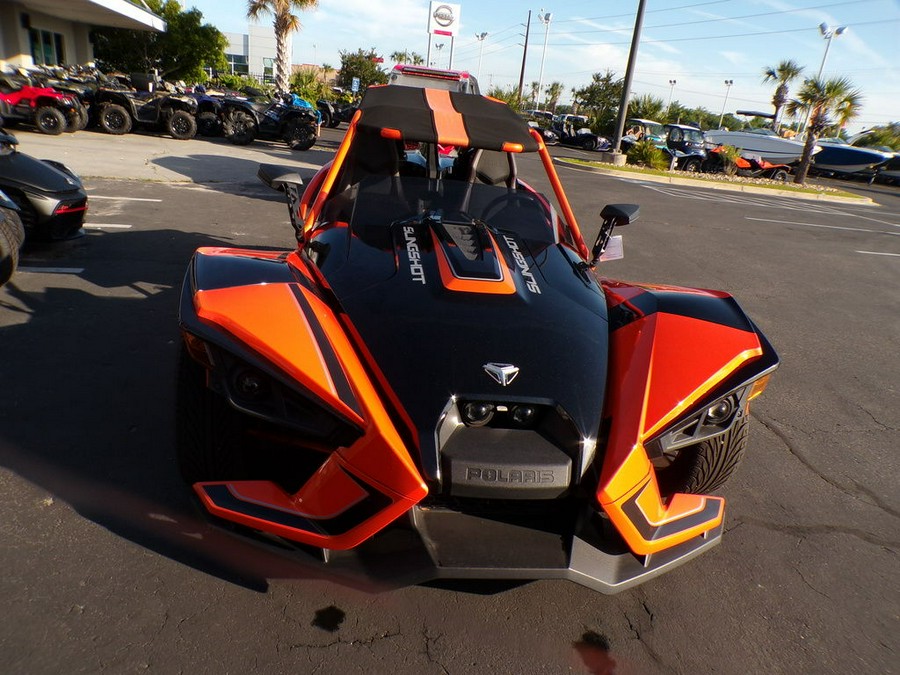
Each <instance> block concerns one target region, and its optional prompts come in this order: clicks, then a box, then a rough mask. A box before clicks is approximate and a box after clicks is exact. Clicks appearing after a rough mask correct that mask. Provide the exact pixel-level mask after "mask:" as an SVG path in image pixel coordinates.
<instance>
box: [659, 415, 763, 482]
mask: <svg viewBox="0 0 900 675" xmlns="http://www.w3.org/2000/svg"><path fill="white" fill-rule="evenodd" d="M749 423H750V416H749V415H744V416H743V417H742V418H741V419H739V420H737V421H736V422H735V424H734V426H732V427H731V429H729V430H728V431H726V432H725V433H724V434H721V435H720V436H716V437H714V438H710V439H708V440H705V441H700V442H699V443H695V444H694V445H689V446H687V447H685V448H682V449H681V450H680V451H679V453H678V454H677V455H676V456H675V458H674V459H673V460H672V463H671V464H669V466H667V467H666V468H664V469H657V471H656V478H657V480H658V481H659V488H660V491H661V492H662V494H663V495H671V494H674V493H676V492H686V493H689V494H709V493H710V492H712V491H713V490H715V489H717V488H719V487H721V486H722V485H723V484H724V483H725V481H727V480H728V479H729V478H730V477H731V475H732V474H733V473H734V472H735V470H736V469H737V468H738V466H739V465H740V463H741V459H743V457H744V450H746V449H747V433H748V431H749Z"/></svg>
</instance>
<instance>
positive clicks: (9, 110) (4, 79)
mask: <svg viewBox="0 0 900 675" xmlns="http://www.w3.org/2000/svg"><path fill="white" fill-rule="evenodd" d="M79 109H80V106H79V103H78V101H77V99H76V98H75V97H74V96H69V95H67V94H62V93H60V92H58V91H56V90H55V89H51V88H49V87H34V86H32V85H31V84H30V82H29V81H28V80H26V79H24V78H18V77H13V76H10V75H8V74H6V73H0V124H3V125H5V126H8V127H9V126H13V125H14V124H17V123H20V122H21V123H24V124H32V125H34V126H35V127H37V128H38V130H39V131H40V132H41V133H44V134H51V135H56V134H61V133H62V132H63V131H65V130H66V129H67V128H69V127H70V126H71V128H72V129H75V128H76V124H77V122H78V118H79Z"/></svg>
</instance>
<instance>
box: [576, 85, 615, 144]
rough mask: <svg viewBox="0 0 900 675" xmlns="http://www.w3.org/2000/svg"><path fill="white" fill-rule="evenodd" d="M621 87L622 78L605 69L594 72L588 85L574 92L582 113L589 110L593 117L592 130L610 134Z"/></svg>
mask: <svg viewBox="0 0 900 675" xmlns="http://www.w3.org/2000/svg"><path fill="white" fill-rule="evenodd" d="M623 87H624V83H623V80H622V78H617V77H616V74H615V73H614V72H613V71H611V70H607V71H606V72H605V73H594V74H593V75H592V76H591V83H590V84H589V85H587V86H586V87H582V88H581V89H578V90H577V91H575V92H574V97H575V102H576V103H577V104H578V108H579V110H581V111H582V113H584V112H585V111H587V112H589V113H590V116H591V117H593V118H594V125H593V126H592V128H593V129H594V131H597V132H599V133H601V134H603V135H606V136H610V135H612V131H613V126H614V125H615V121H616V115H617V114H618V112H619V101H620V100H621V98H622V89H623Z"/></svg>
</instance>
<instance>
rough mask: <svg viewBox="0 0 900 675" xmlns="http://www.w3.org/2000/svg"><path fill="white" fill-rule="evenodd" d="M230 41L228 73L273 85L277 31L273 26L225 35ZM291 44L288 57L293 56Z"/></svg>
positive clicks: (227, 54) (227, 57) (251, 26)
mask: <svg viewBox="0 0 900 675" xmlns="http://www.w3.org/2000/svg"><path fill="white" fill-rule="evenodd" d="M224 35H225V38H226V39H227V40H228V47H226V48H225V58H226V59H227V60H228V71H227V72H229V73H234V74H235V75H249V76H250V77H255V78H256V79H257V80H259V81H260V82H264V83H271V82H274V80H275V57H276V55H277V49H276V44H275V30H274V28H273V27H272V25H271V24H266V25H263V26H254V25H250V26H248V29H247V32H246V33H224ZM291 47H292V46H291V42H290V40H289V41H288V56H289V60H290V56H291V55H292V51H291Z"/></svg>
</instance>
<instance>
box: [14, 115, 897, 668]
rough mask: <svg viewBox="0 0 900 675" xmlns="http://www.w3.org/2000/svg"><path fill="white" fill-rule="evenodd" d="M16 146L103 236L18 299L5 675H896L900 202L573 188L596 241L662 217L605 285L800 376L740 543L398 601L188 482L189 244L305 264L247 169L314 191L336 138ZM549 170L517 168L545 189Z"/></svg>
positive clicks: (590, 176)
mask: <svg viewBox="0 0 900 675" xmlns="http://www.w3.org/2000/svg"><path fill="white" fill-rule="evenodd" d="M19 139H20V141H21V148H22V150H23V151H24V152H28V153H30V154H34V155H36V156H39V157H48V158H51V159H58V160H61V161H65V162H66V163H67V164H69V165H70V166H72V168H73V169H75V170H76V171H77V172H79V173H81V174H82V175H84V176H88V178H86V181H85V182H86V185H87V188H88V191H89V194H90V211H89V214H88V219H87V227H86V228H85V235H84V236H83V237H81V238H79V239H76V240H73V241H70V242H66V243H63V244H58V245H52V246H49V245H45V246H32V247H29V248H28V249H27V250H26V252H25V254H24V256H23V260H22V263H21V265H22V267H21V269H20V270H19V272H18V273H17V274H16V275H15V276H14V277H13V279H12V281H11V282H10V283H9V284H8V285H7V286H5V287H3V288H2V289H0V344H2V345H3V354H4V358H3V360H2V361H0V378H2V382H3V383H4V384H5V386H4V387H3V388H2V390H0V490H2V493H3V495H4V497H5V499H4V500H3V501H2V503H0V523H2V525H0V528H2V540H3V542H4V545H3V546H2V547H0V565H2V568H3V569H4V571H5V574H4V575H3V578H2V580H0V593H2V596H3V597H4V598H5V599H6V603H5V604H6V607H5V612H4V616H3V619H2V620H0V622H2V627H3V629H2V630H0V672H3V673H28V674H37V673H81V672H86V673H95V672H111V673H125V672H134V671H138V670H142V671H150V672H154V671H155V672H161V673H176V672H197V673H205V672H223V673H249V672H267V673H282V672H295V673H321V674H331V673H334V674H336V675H337V674H349V673H383V672H392V673H395V674H397V675H405V674H407V673H409V674H410V675H412V674H423V673H424V674H431V673H435V674H448V673H452V674H457V673H498V674H506V673H592V674H599V673H604V674H605V673H635V674H637V673H641V674H643V673H657V672H659V673H668V672H678V673H697V672H720V673H748V672H768V673H820V672H829V673H843V672H871V673H875V672H879V673H888V672H896V670H897V665H896V664H897V652H898V649H900V640H898V637H897V636H898V635H900V621H898V618H900V590H898V589H900V585H898V583H897V579H898V574H897V570H898V559H897V553H898V546H900V527H898V524H900V521H898V519H900V500H898V497H897V492H896V484H897V476H898V460H897V445H898V439H900V432H898V430H900V405H898V403H900V396H898V384H897V383H898V382H900V359H898V358H897V357H896V350H897V347H898V339H900V293H898V288H900V191H898V190H897V189H896V188H883V187H877V186H874V187H869V186H865V185H844V184H842V187H848V188H852V189H858V190H859V191H861V192H863V193H865V194H866V195H867V196H870V197H871V198H872V199H874V200H875V202H876V204H873V205H848V204H841V203H831V202H814V201H808V200H799V199H795V198H787V197H779V196H768V195H758V194H752V195H751V194H746V193H735V192H723V191H718V190H716V191H713V190H706V189H701V188H696V187H686V186H677V185H667V184H660V183H650V182H644V181H641V180H635V179H632V178H627V179H623V178H617V177H610V176H606V175H598V174H595V173H590V172H587V171H584V170H582V169H577V168H572V167H562V168H560V169H559V171H560V176H561V178H562V180H563V183H564V184H565V185H566V187H567V190H568V193H569V197H570V199H571V201H572V204H573V207H574V209H575V211H576V213H578V214H579V215H580V219H581V225H582V229H583V230H585V238H586V239H593V237H594V236H596V232H597V228H598V226H599V211H600V209H601V208H602V207H603V206H604V204H606V203H611V202H624V203H637V204H640V205H641V217H640V219H639V221H638V222H637V223H635V224H633V225H629V226H627V227H626V228H623V229H622V230H621V231H620V233H621V234H623V236H624V240H625V258H624V259H623V260H621V261H615V262H611V263H606V265H605V267H604V268H603V272H604V274H607V275H609V276H611V277H615V278H623V279H627V280H631V281H646V282H655V283H670V284H677V285H684V286H696V287H701V288H715V289H724V290H727V291H729V292H731V293H733V294H734V295H735V296H736V297H737V299H738V300H739V301H740V303H741V304H742V306H743V307H744V308H745V309H746V311H747V312H748V314H749V315H750V316H751V317H752V318H753V319H754V321H756V322H757V323H758V325H759V326H760V328H761V329H762V330H763V332H764V333H765V334H766V335H767V336H768V337H769V339H770V340H771V341H772V343H773V345H774V346H775V348H776V349H777V350H778V352H779V354H780V356H781V359H782V364H781V367H780V369H779V370H778V371H777V373H776V374H775V376H774V377H773V379H772V382H771V384H770V386H769V388H768V390H767V391H766V393H765V394H764V395H763V396H762V397H761V398H760V399H758V400H757V401H756V402H755V407H754V408H753V410H752V413H753V422H752V425H751V441H750V449H749V451H748V453H747V456H746V459H745V460H744V463H743V465H742V467H741V469H740V471H739V473H738V474H737V476H736V477H735V478H734V479H733V480H732V481H731V482H730V483H729V484H728V485H727V486H726V489H725V490H724V492H723V494H724V496H725V497H726V499H727V508H726V521H727V522H726V534H725V536H724V539H723V543H722V545H721V546H719V547H718V548H716V549H714V550H713V551H712V552H710V553H708V554H706V555H703V556H701V557H700V558H698V559H696V560H694V561H692V562H690V563H688V564H686V565H685V566H684V567H681V568H679V569H677V570H674V571H673V572H671V573H669V574H666V575H664V576H662V577H660V578H658V579H656V580H653V581H651V582H649V583H647V584H645V585H643V586H639V587H637V588H636V589H633V590H630V591H626V592H623V593H621V594H619V595H616V596H604V595H600V594H598V593H596V592H593V591H590V590H588V589H585V588H582V587H580V586H577V585H575V584H572V583H569V582H562V581H539V582H532V583H524V584H523V583H515V584H514V583H506V584H504V583H496V582H491V583H487V582H485V583H475V582H468V583H452V584H451V583H442V584H428V585H424V586H414V587H407V588H399V589H395V588H386V587H384V586H383V585H379V584H378V583H377V581H370V580H365V579H362V578H359V577H345V576H335V575H332V574H330V573H329V571H328V569H327V568H326V567H324V566H322V565H314V564H298V563H297V562H295V561H294V560H293V559H291V558H290V557H289V556H287V555H283V554H280V553H277V552H274V551H272V550H268V549H266V550H264V549H261V548H258V547H255V546H253V545H251V544H249V543H245V542H244V541H242V540H238V539H235V538H234V537H232V536H231V535H229V534H227V533H226V532H224V531H222V530H219V529H216V528H213V527H211V526H210V525H208V524H207V523H206V522H204V521H203V520H202V519H200V518H199V516H198V515H197V513H196V512H195V511H194V509H193V507H192V504H191V502H190V500H189V495H188V491H187V490H186V489H185V488H184V487H183V486H182V484H181V483H180V480H179V478H178V475H177V471H176V469H175V460H174V449H173V442H174V441H173V437H174V432H173V424H174V416H173V406H174V402H173V398H174V377H175V358H176V354H177V350H178V340H179V332H178V325H177V305H178V295H179V291H180V285H181V280H182V277H183V274H184V270H185V266H186V264H187V261H188V260H189V258H190V255H191V253H192V252H193V250H194V249H195V248H196V247H198V246H210V245H212V246H217V245H221V246H246V247H264V248H288V247H290V246H291V245H292V241H293V234H292V232H291V229H290V226H289V223H288V215H287V210H286V208H285V206H284V203H283V201H282V198H281V197H280V196H279V195H278V194H277V193H275V192H273V191H271V190H268V188H265V187H264V186H263V185H262V184H261V183H259V181H257V179H256V177H255V173H256V165H257V164H258V163H259V162H279V161H280V162H291V163H294V164H296V165H297V166H298V168H300V169H301V173H305V174H306V175H310V174H311V173H312V171H313V170H314V169H315V167H317V166H320V165H321V164H322V163H323V162H325V161H327V160H328V158H329V157H330V155H331V153H332V152H333V149H334V148H335V147H336V144H337V142H338V141H339V139H340V131H332V130H327V131H325V133H324V136H323V139H322V142H321V143H320V144H319V145H317V146H316V147H315V148H314V149H313V150H311V151H309V152H305V153H291V152H290V151H288V150H286V149H283V147H279V146H277V145H275V144H260V143H256V144H254V145H252V146H248V147H246V148H235V147H233V146H230V145H228V144H227V143H225V142H224V141H220V140H219V141H203V140H194V141H190V142H176V141H172V140H170V139H157V138H153V137H150V136H135V135H129V136H123V137H119V138H115V139H112V138H110V137H108V136H103V135H101V134H96V133H91V132H79V134H77V135H76V136H75V137H71V136H62V137H57V138H42V137H39V136H38V135H37V134H31V133H28V132H22V133H20V134H19ZM95 141H96V142H95ZM101 141H102V143H101ZM103 143H106V144H107V145H106V146H105V147H106V148H108V149H107V150H101V148H102V147H104V146H103ZM555 152H556V154H559V155H570V156H576V155H578V156H582V157H584V156H586V153H583V152H581V151H578V150H562V149H560V150H559V151H558V152H557V151H555ZM104 153H105V154H104ZM539 169H540V167H539V164H538V162H537V161H536V160H535V159H533V158H526V159H525V161H523V162H522V164H521V173H522V175H523V177H524V178H525V179H526V180H528V179H529V177H530V176H533V175H535V174H536V173H537V172H538V171H539ZM548 358H552V356H551V355H548Z"/></svg>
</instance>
